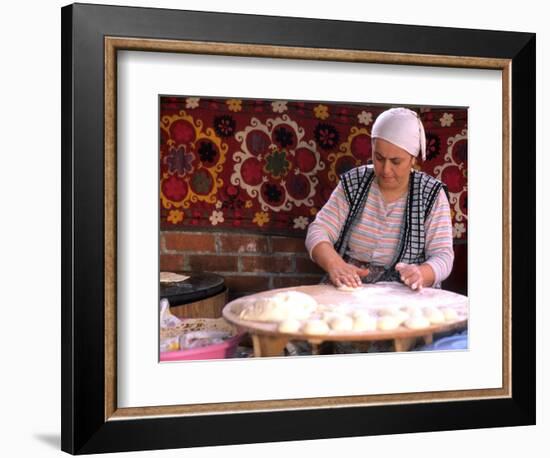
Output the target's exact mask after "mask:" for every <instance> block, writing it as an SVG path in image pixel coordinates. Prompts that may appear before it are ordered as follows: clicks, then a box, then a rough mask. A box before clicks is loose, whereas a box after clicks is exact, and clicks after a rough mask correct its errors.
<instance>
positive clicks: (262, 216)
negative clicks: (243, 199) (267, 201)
mask: <svg viewBox="0 0 550 458" xmlns="http://www.w3.org/2000/svg"><path fill="white" fill-rule="evenodd" d="M252 222H253V223H256V224H257V225H258V226H260V227H262V226H263V225H264V224H266V223H268V222H269V215H268V214H267V213H266V212H257V213H256V214H255V215H254V219H253V220H252Z"/></svg>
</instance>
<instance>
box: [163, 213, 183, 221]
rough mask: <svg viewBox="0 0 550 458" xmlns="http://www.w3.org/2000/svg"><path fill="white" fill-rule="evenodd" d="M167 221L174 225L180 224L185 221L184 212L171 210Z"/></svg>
mask: <svg viewBox="0 0 550 458" xmlns="http://www.w3.org/2000/svg"><path fill="white" fill-rule="evenodd" d="M166 221H168V222H169V223H172V224H178V223H180V222H181V221H183V212H182V211H181V210H170V213H168V217H167V218H166Z"/></svg>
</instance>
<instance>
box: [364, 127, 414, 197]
mask: <svg viewBox="0 0 550 458" xmlns="http://www.w3.org/2000/svg"><path fill="white" fill-rule="evenodd" d="M372 162H373V163H374V173H375V174H376V176H377V178H378V185H379V186H380V189H382V190H383V191H400V190H405V189H406V188H407V186H408V184H409V174H410V172H411V167H412V166H413V165H414V162H415V158H414V157H413V156H411V155H410V154H409V153H407V151H405V150H404V149H403V148H399V146H396V145H394V144H393V143H390V142H388V141H386V140H382V139H381V138H375V139H374V142H373V144H372Z"/></svg>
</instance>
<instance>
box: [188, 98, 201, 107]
mask: <svg viewBox="0 0 550 458" xmlns="http://www.w3.org/2000/svg"><path fill="white" fill-rule="evenodd" d="M200 100H201V99H200V98H199V97H187V98H186V99H185V108H189V109H193V108H197V107H198V106H199V102H200Z"/></svg>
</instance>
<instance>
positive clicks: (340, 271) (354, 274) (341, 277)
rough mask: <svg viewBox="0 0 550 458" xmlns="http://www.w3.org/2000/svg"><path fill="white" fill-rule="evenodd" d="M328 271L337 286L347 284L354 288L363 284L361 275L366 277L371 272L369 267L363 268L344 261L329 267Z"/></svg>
mask: <svg viewBox="0 0 550 458" xmlns="http://www.w3.org/2000/svg"><path fill="white" fill-rule="evenodd" d="M327 273H328V275H329V277H330V281H331V282H332V283H333V284H334V285H336V286H337V287H339V286H344V285H345V286H350V287H352V288H358V287H359V286H361V284H362V281H361V277H366V276H367V275H368V273H369V269H361V268H359V267H356V266H354V265H352V264H347V263H345V262H343V263H337V264H336V265H334V266H331V267H329V269H328V270H327Z"/></svg>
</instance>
